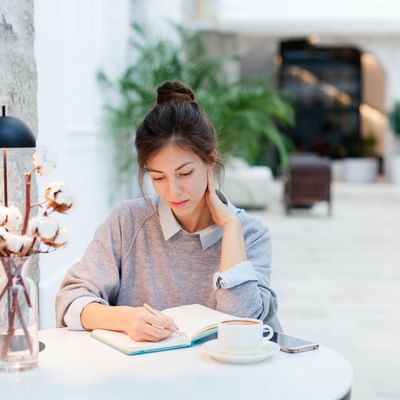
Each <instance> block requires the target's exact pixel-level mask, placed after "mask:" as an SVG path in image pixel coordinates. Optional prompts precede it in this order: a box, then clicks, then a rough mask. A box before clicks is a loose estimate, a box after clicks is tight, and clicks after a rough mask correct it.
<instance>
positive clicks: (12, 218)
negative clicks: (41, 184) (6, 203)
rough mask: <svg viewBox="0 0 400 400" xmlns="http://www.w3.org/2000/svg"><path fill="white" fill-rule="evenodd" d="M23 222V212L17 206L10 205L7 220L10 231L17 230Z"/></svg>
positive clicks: (6, 224)
mask: <svg viewBox="0 0 400 400" xmlns="http://www.w3.org/2000/svg"><path fill="white" fill-rule="evenodd" d="M21 224H22V214H21V212H20V211H19V209H18V208H17V207H15V206H10V207H8V214H7V222H6V223H5V226H6V227H7V228H8V229H9V230H10V231H17V230H18V229H19V228H20V227H21Z"/></svg>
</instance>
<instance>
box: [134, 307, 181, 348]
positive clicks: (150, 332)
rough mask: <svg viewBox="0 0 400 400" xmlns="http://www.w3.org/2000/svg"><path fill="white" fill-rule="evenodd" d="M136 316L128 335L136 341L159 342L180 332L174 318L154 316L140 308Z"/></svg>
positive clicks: (159, 314) (160, 314)
mask: <svg viewBox="0 0 400 400" xmlns="http://www.w3.org/2000/svg"><path fill="white" fill-rule="evenodd" d="M135 314H136V315H135V318H134V320H133V321H132V325H131V327H130V329H129V330H128V332H127V333H128V335H129V336H130V337H131V338H132V339H134V340H136V341H149V342H157V341H159V340H162V339H165V338H167V337H169V336H171V335H172V333H174V332H177V331H178V330H179V329H178V327H177V326H176V324H175V322H174V321H173V320H172V318H170V317H168V316H167V315H164V314H162V313H158V314H157V315H154V314H152V313H150V312H149V311H148V310H146V309H145V308H143V307H138V308H137V309H136V313H135Z"/></svg>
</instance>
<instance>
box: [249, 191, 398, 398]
mask: <svg viewBox="0 0 400 400" xmlns="http://www.w3.org/2000/svg"><path fill="white" fill-rule="evenodd" d="M333 196H334V201H333V216H332V217H331V218H329V217H327V216H326V215H327V214H326V206H325V204H319V205H317V206H315V207H314V208H313V209H312V210H307V211H306V210H301V211H300V210H299V211H294V212H293V214H292V216H290V217H287V216H285V215H284V213H283V209H282V204H281V186H280V183H274V185H273V187H272V188H271V205H270V207H269V209H268V210H267V211H266V212H251V214H253V215H255V216H257V217H259V218H261V219H262V220H263V221H265V223H266V224H267V225H268V226H269V227H270V229H271V231H272V238H273V287H274V289H275V290H276V291H277V293H278V296H279V299H280V310H279V316H280V319H281V322H282V324H283V326H284V328H285V330H286V331H287V332H289V333H293V334H297V335H299V336H304V337H308V338H312V339H314V340H316V341H318V342H320V343H322V344H325V345H327V346H329V347H331V348H333V349H335V350H336V351H338V352H339V353H341V354H342V355H344V356H345V357H346V358H347V359H348V360H349V361H350V363H351V364H352V366H353V369H354V373H355V379H354V385H353V395H352V399H354V400H394V399H398V400H399V399H400V187H398V188H396V187H394V186H391V185H388V184H374V185H354V184H352V185H350V184H343V183H336V184H335V185H334V186H333Z"/></svg>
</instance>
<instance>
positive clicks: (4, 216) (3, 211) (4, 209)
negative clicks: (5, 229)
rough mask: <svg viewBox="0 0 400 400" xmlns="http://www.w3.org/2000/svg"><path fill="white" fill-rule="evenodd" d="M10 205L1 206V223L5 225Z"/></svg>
mask: <svg viewBox="0 0 400 400" xmlns="http://www.w3.org/2000/svg"><path fill="white" fill-rule="evenodd" d="M7 216H8V207H4V206H0V225H1V226H3V225H4V224H5V223H6V221H7Z"/></svg>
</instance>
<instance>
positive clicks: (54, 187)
mask: <svg viewBox="0 0 400 400" xmlns="http://www.w3.org/2000/svg"><path fill="white" fill-rule="evenodd" d="M64 188H65V183H64V182H61V181H57V182H52V183H49V184H48V185H47V186H46V187H45V189H44V197H45V198H46V199H47V200H49V201H54V200H55V196H56V195H57V193H58V192H60V191H63V190H64Z"/></svg>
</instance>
